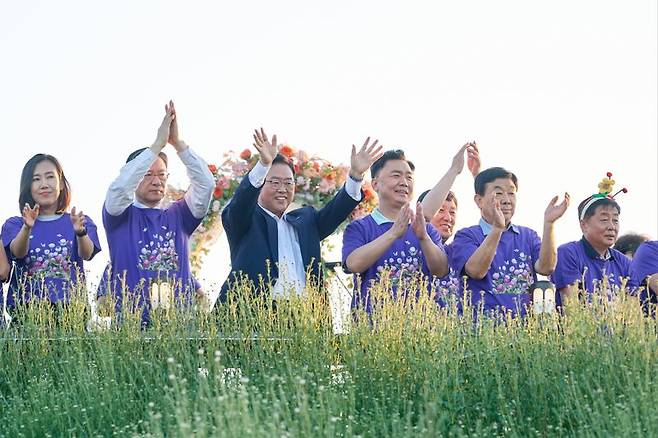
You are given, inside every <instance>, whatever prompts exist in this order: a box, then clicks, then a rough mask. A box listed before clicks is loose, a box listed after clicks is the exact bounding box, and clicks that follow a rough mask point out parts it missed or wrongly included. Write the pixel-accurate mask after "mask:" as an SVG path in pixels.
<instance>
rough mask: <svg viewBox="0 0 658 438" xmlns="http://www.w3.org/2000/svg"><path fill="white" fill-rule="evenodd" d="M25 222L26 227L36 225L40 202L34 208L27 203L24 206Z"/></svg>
mask: <svg viewBox="0 0 658 438" xmlns="http://www.w3.org/2000/svg"><path fill="white" fill-rule="evenodd" d="M22 216H23V223H24V224H25V226H26V227H28V228H32V227H33V226H34V222H35V221H36V220H37V217H38V216H39V204H35V205H34V208H32V207H30V204H28V203H25V205H24V206H23V215H22Z"/></svg>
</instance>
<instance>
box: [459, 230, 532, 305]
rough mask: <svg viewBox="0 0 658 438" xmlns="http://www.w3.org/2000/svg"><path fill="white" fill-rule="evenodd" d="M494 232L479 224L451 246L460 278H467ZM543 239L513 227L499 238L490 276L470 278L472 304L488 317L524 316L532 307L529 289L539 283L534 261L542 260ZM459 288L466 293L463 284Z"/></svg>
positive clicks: (462, 234)
mask: <svg viewBox="0 0 658 438" xmlns="http://www.w3.org/2000/svg"><path fill="white" fill-rule="evenodd" d="M490 231H491V225H489V224H487V223H486V222H484V220H481V221H480V224H479V225H475V226H472V227H468V228H464V229H461V230H459V231H458V232H457V234H456V235H455V239H454V241H453V243H452V245H453V250H452V260H451V263H452V268H453V269H454V271H455V272H456V273H458V274H459V275H460V276H467V274H466V270H465V267H466V262H468V259H469V258H470V257H471V256H472V255H473V253H474V252H475V251H476V250H477V249H478V248H479V247H480V245H481V244H482V242H484V239H485V238H486V236H487V235H488V234H489V232H490ZM540 249H541V239H540V238H539V236H538V235H537V233H536V232H535V231H534V230H531V229H530V228H527V227H522V226H518V225H510V226H509V227H508V228H507V230H505V231H504V232H503V234H502V236H501V237H500V242H499V243H498V248H496V254H495V255H494V258H493V260H492V262H491V266H490V267H489V271H488V272H487V275H485V276H484V278H482V279H481V280H478V279H475V278H471V277H468V278H467V279H466V290H467V291H469V292H471V304H472V305H473V307H474V308H476V309H478V308H479V306H480V305H482V306H483V311H484V312H485V313H491V312H494V311H498V310H503V309H504V310H506V311H511V312H512V314H513V315H516V314H517V313H518V314H520V315H525V311H526V306H527V305H528V304H529V295H528V287H529V286H530V285H531V284H532V283H534V282H535V281H536V280H537V275H536V273H535V261H536V260H538V259H539V251H540ZM459 287H460V289H461V290H463V289H464V285H463V284H462V282H461V281H460V284H459Z"/></svg>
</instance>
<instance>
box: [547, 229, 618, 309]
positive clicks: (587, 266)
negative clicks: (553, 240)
mask: <svg viewBox="0 0 658 438" xmlns="http://www.w3.org/2000/svg"><path fill="white" fill-rule="evenodd" d="M608 252H609V257H608V258H606V259H604V258H601V257H600V256H599V254H598V253H597V252H596V251H595V250H594V248H592V246H591V245H590V244H589V242H587V240H585V238H582V239H581V240H578V241H575V242H569V243H565V244H564V245H560V247H559V248H558V249H557V266H556V268H555V272H553V275H551V280H552V281H553V283H555V288H556V289H557V290H560V289H562V288H563V287H566V286H569V285H570V284H574V283H581V281H582V280H583V279H584V280H585V282H584V284H580V287H582V288H584V289H585V290H586V291H587V293H588V294H591V293H592V292H593V291H594V290H595V288H596V289H598V288H600V287H601V281H602V279H603V278H604V276H605V277H607V281H608V284H609V285H610V287H611V288H610V289H609V290H608V291H607V293H608V294H609V295H610V297H612V296H613V295H614V294H615V293H616V292H617V290H618V288H619V287H620V286H621V279H622V278H624V277H628V276H629V273H630V265H631V261H630V260H629V259H628V257H626V256H625V255H624V254H622V253H621V252H619V251H617V250H616V249H613V248H610V249H609V250H608ZM630 285H631V283H629V286H630ZM561 298H562V297H561V294H558V296H557V297H556V300H555V301H556V304H558V305H559V304H561V301H562V299H561Z"/></svg>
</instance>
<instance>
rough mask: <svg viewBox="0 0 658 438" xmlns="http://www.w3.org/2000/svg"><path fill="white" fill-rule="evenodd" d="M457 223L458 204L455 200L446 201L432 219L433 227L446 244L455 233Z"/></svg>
mask: <svg viewBox="0 0 658 438" xmlns="http://www.w3.org/2000/svg"><path fill="white" fill-rule="evenodd" d="M456 222H457V204H456V203H455V201H454V200H452V199H451V200H450V201H445V202H444V203H443V205H442V206H441V208H439V211H437V212H436V214H434V217H433V218H432V221H431V223H432V225H434V228H436V229H437V231H438V232H439V234H440V235H441V240H443V241H444V242H445V241H446V240H448V239H449V238H450V236H452V234H453V233H454V232H455V223H456Z"/></svg>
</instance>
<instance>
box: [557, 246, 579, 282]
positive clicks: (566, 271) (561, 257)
mask: <svg viewBox="0 0 658 438" xmlns="http://www.w3.org/2000/svg"><path fill="white" fill-rule="evenodd" d="M575 244H577V245H578V244H579V243H575ZM582 276H583V269H582V268H581V266H580V262H579V258H578V254H576V251H575V248H574V244H565V245H561V246H560V247H559V248H558V249H557V266H556V267H555V272H553V274H552V275H551V280H553V283H555V288H556V289H557V290H560V289H562V288H564V287H567V286H569V285H571V284H574V283H576V282H578V281H580V280H581V279H582Z"/></svg>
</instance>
